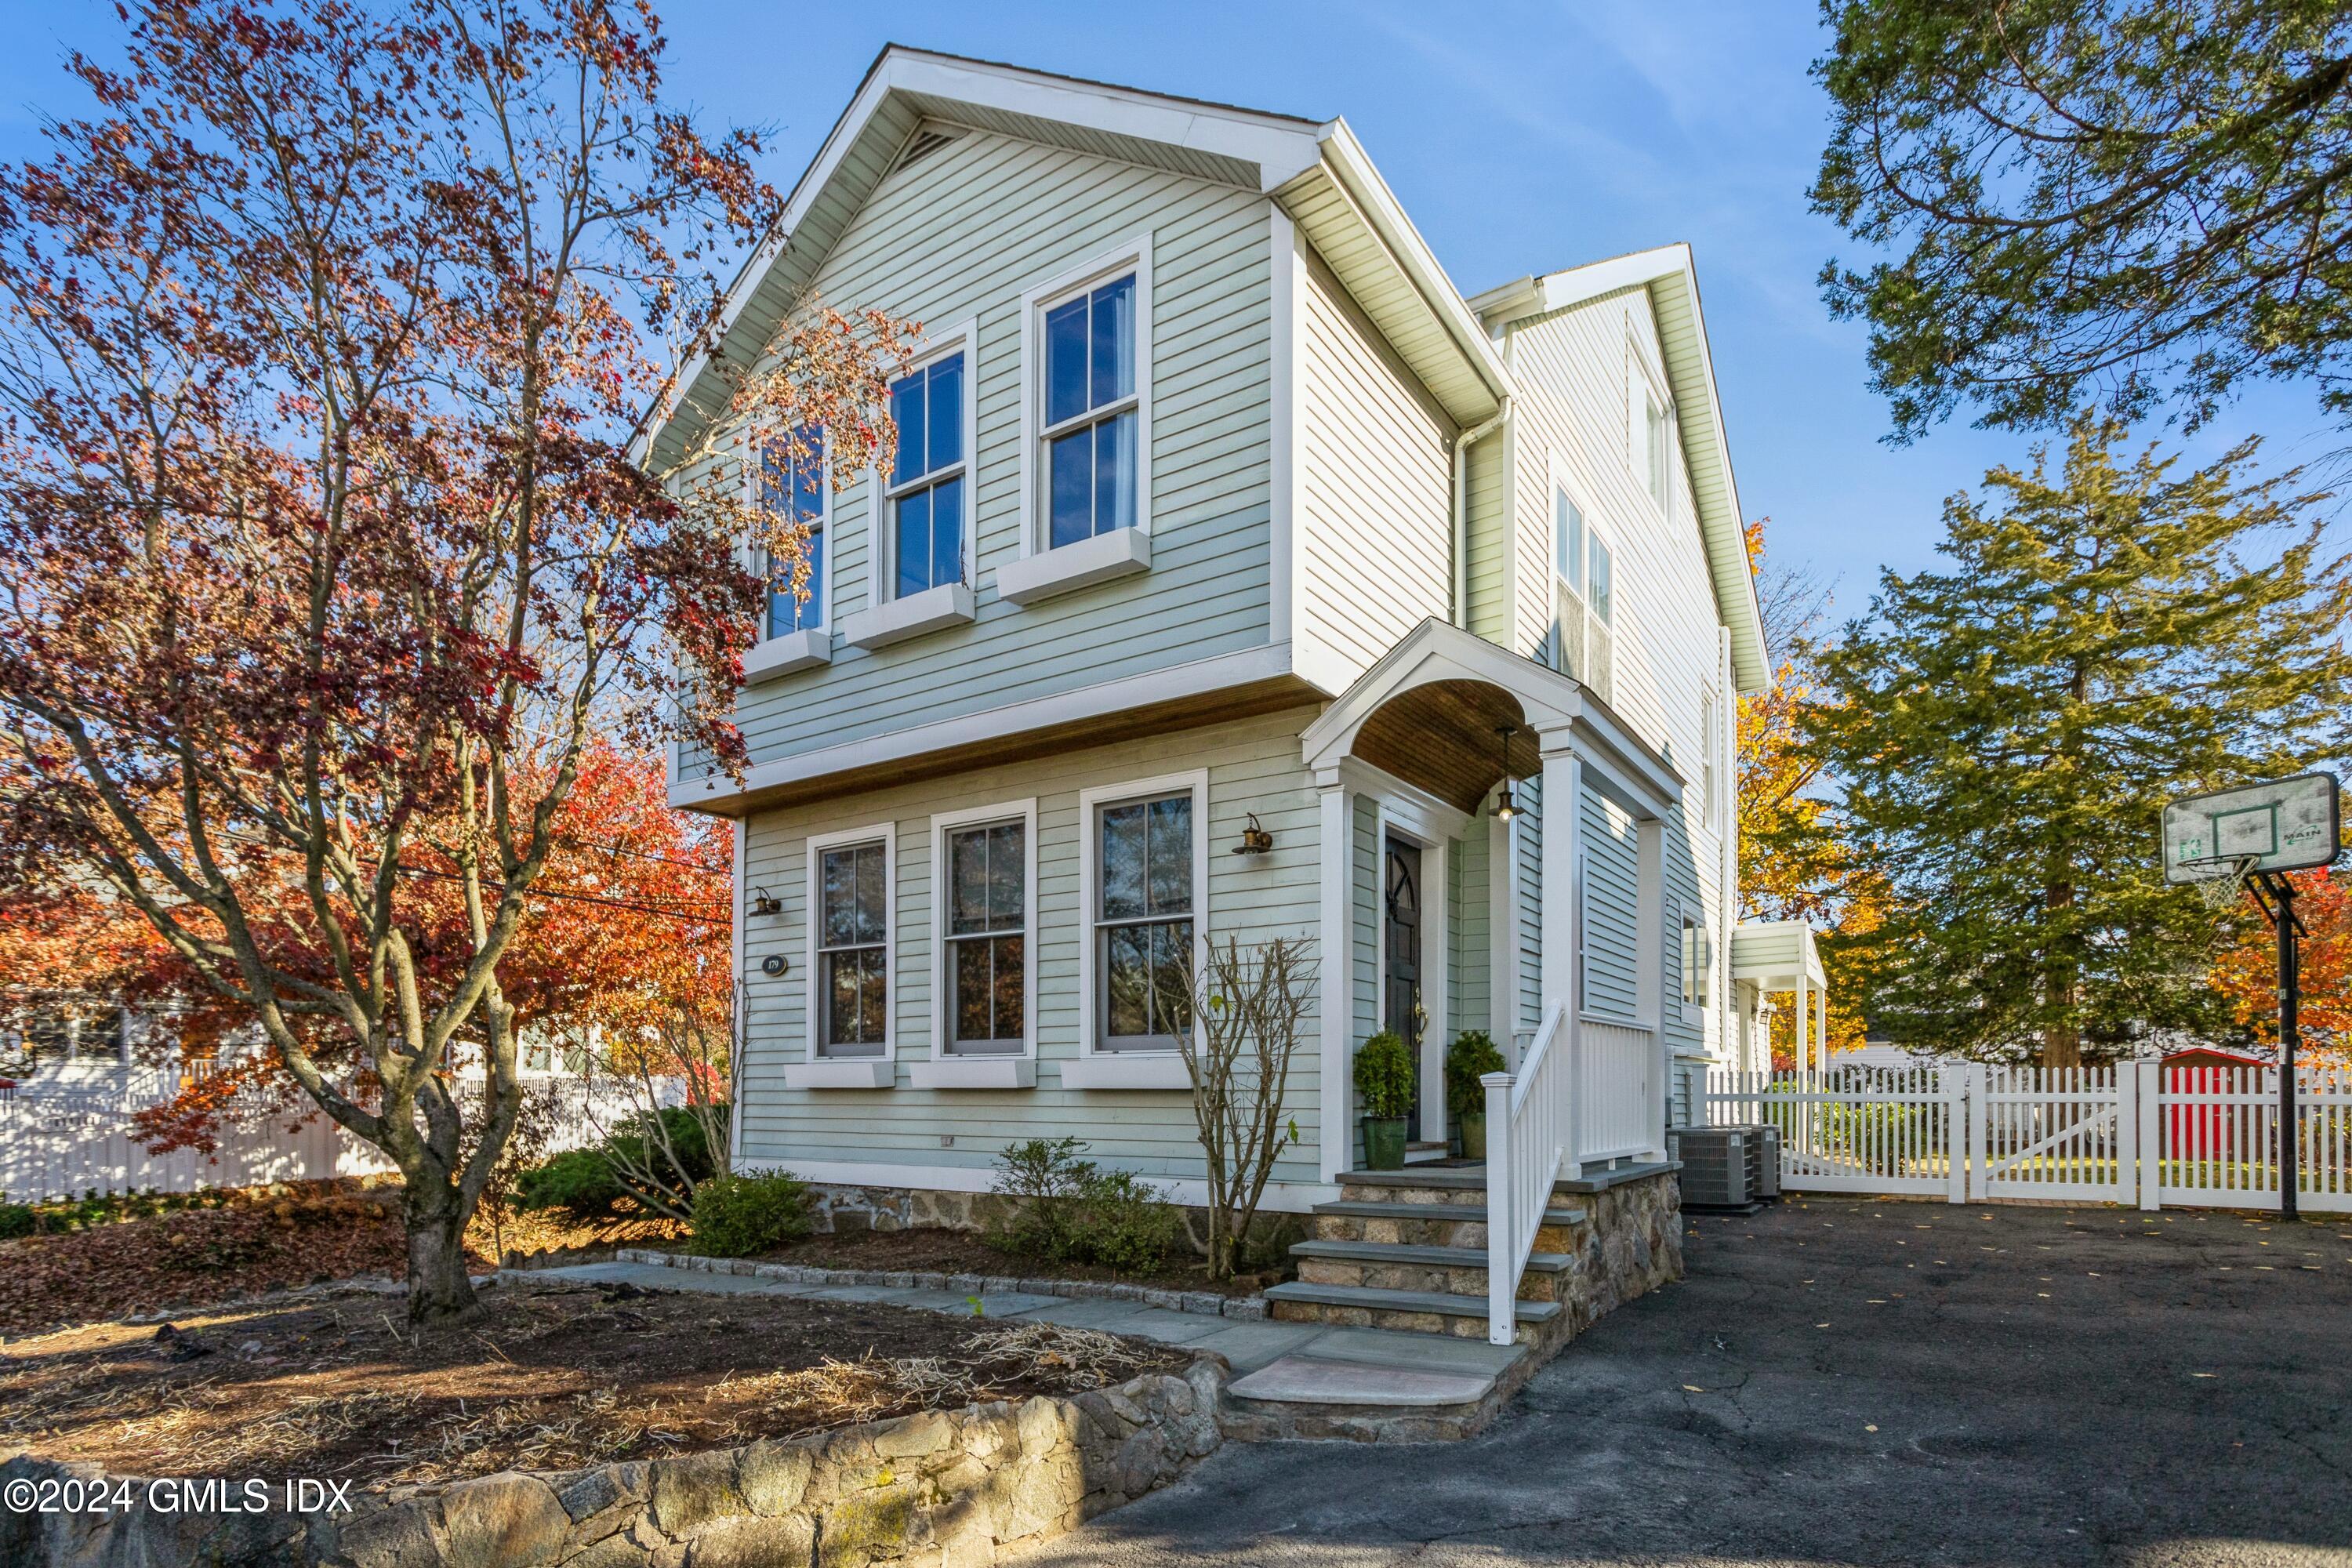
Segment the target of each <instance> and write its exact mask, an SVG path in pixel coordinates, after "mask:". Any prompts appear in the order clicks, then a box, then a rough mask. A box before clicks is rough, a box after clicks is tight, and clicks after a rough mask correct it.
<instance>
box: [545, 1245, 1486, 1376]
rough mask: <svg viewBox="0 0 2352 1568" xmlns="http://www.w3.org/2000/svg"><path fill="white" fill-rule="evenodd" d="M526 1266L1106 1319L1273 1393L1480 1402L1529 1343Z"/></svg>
mask: <svg viewBox="0 0 2352 1568" xmlns="http://www.w3.org/2000/svg"><path fill="white" fill-rule="evenodd" d="M523 1278H527V1279H583V1280H594V1281H603V1282H607V1283H626V1284H630V1285H635V1286H636V1287H637V1288H638V1289H645V1290H704V1291H709V1292H712V1293H718V1294H726V1293H732V1292H737V1291H742V1292H748V1293H750V1294H752V1295H764V1296H802V1297H806V1298H807V1299H809V1300H815V1301H879V1302H882V1303H883V1304H885V1305H887V1306H892V1307H912V1308H915V1309H917V1310H922V1311H929V1312H943V1313H946V1314H947V1315H948V1316H950V1317H957V1318H970V1317H973V1316H975V1315H977V1316H978V1317H980V1318H982V1319H983V1320H987V1321H1004V1320H1013V1321H1021V1322H1035V1321H1042V1322H1048V1323H1065V1324H1067V1325H1068V1326H1070V1327H1071V1328H1076V1329H1100V1330H1103V1331H1106V1332H1108V1333H1115V1334H1133V1335H1136V1336H1137V1337H1138V1338H1140V1339H1147V1340H1158V1341H1160V1342H1161V1343H1162V1344H1171V1345H1183V1346H1185V1347H1186V1348H1188V1349H1192V1350H1204V1351H1214V1352H1217V1353H1218V1354H1219V1355H1221V1356H1223V1357H1224V1358H1225V1360H1226V1361H1227V1362H1228V1363H1232V1366H1233V1369H1234V1383H1233V1384H1231V1385H1230V1388H1231V1392H1233V1393H1234V1394H1238V1395H1240V1396H1242V1397H1244V1398H1247V1399H1259V1400H1266V1401H1272V1402H1285V1403H1297V1404H1315V1405H1395V1406H1415V1405H1468V1404H1474V1403H1475V1402H1476V1401H1478V1400H1480V1399H1482V1398H1484V1397H1485V1396H1486V1391H1487V1390H1488V1389H1490V1388H1492V1387H1493V1386H1494V1385H1495V1380H1496V1377H1498V1376H1499V1375H1500V1374H1501V1373H1502V1372H1503V1370H1504V1369H1505V1368H1506V1367H1507V1366H1509V1365H1510V1364H1511V1363H1512V1362H1514V1361H1516V1360H1517V1358H1518V1357H1519V1356H1521V1355H1524V1354H1526V1353H1527V1352H1526V1351H1525V1350H1524V1349H1523V1348H1522V1347H1520V1346H1517V1345H1507V1346H1506V1345H1490V1344H1487V1343H1486V1342H1484V1341H1482V1340H1453V1339H1441V1338H1439V1337H1438V1336H1436V1335H1434V1334H1411V1333H1397V1332H1393V1331H1388V1330H1382V1329H1348V1328H1335V1327H1332V1326H1331V1325H1329V1324H1328V1323H1275V1322H1262V1323H1237V1322H1234V1321H1231V1320H1229V1319H1225V1318H1210V1317H1202V1316H1198V1315H1196V1314H1193V1313H1191V1312H1171V1311H1169V1310H1166V1309H1165V1308H1161V1307H1149V1306H1145V1305H1144V1304H1143V1303H1141V1302H1139V1301H1112V1300H1073V1299H1071V1298H1068V1297H1063V1296H1037V1295H1032V1294H1030V1293H1028V1292H1026V1291H1021V1290H1003V1291H990V1292H986V1293H983V1294H982V1296H981V1297H980V1298H979V1302H980V1310H979V1312H978V1313H977V1314H975V1313H974V1312H973V1310H972V1300H971V1298H970V1297H968V1296H963V1295H960V1294H958V1293H957V1292H955V1291H952V1290H926V1289H900V1288H897V1287H892V1286H887V1285H798V1284H793V1283H792V1282H791V1281H788V1280H782V1279H761V1278H759V1277H757V1276H755V1275H747V1274H710V1273H706V1272H704V1271H703V1270H701V1269H698V1268H664V1267H662V1266H661V1265H659V1264H653V1263H583V1264H575V1265H573V1266H572V1267H571V1268H546V1269H535V1270H532V1271H531V1272H530V1274H528V1275H526V1276H523Z"/></svg>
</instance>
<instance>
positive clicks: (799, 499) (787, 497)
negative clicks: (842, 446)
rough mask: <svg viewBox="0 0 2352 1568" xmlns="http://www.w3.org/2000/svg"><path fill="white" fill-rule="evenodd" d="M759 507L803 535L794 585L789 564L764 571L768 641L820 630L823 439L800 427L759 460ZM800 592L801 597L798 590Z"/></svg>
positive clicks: (818, 433) (818, 432) (774, 563)
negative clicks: (801, 563) (800, 572)
mask: <svg viewBox="0 0 2352 1568" xmlns="http://www.w3.org/2000/svg"><path fill="white" fill-rule="evenodd" d="M760 505H761V507H762V508H764V509H765V510H767V511H768V512H769V513H770V514H771V515H772V516H776V517H778V518H781V519H782V520H784V521H789V522H793V523H797V524H799V525H800V527H801V528H802V529H803V530H804V531H805V536H804V539H803V543H802V545H801V552H802V554H803V557H804V558H805V559H806V561H807V563H808V571H807V574H806V576H805V577H804V578H803V581H802V582H801V583H799V584H794V582H793V575H794V574H793V570H792V567H791V564H790V563H785V562H782V561H772V562H771V563H770V564H769V568H768V574H767V576H768V626H767V636H769V637H789V636H791V635H792V634H793V632H804V631H809V630H812V629H814V628H815V627H818V626H824V522H825V517H824V432H823V431H821V430H813V429H809V428H806V427H803V428H802V429H800V430H798V431H795V432H794V433H793V436H792V437H791V438H790V439H789V440H786V441H782V442H779V443H777V444H775V445H774V446H772V447H770V448H769V449H767V450H765V451H762V452H761V454H760ZM803 589H805V590H806V592H805V593H803V591H802V590H803Z"/></svg>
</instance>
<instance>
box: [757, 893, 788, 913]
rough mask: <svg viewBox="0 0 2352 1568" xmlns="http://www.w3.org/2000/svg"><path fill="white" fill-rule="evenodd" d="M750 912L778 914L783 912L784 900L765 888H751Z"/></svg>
mask: <svg viewBox="0 0 2352 1568" xmlns="http://www.w3.org/2000/svg"><path fill="white" fill-rule="evenodd" d="M751 912H752V913H753V914H755V915H780V914H782V913H783V912H784V901H783V900H782V899H780V898H778V897H776V896H775V895H774V894H773V893H771V892H770V891H768V889H765V888H754V889H751Z"/></svg>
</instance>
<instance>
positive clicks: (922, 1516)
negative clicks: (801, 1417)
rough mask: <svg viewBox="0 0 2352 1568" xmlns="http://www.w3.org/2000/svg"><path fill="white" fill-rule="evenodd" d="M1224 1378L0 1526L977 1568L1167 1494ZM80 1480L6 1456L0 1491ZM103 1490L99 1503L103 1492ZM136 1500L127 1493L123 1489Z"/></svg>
mask: <svg viewBox="0 0 2352 1568" xmlns="http://www.w3.org/2000/svg"><path fill="white" fill-rule="evenodd" d="M1223 1383H1224V1370H1223V1363H1222V1362H1221V1361H1220V1360H1219V1359H1217V1358H1212V1357H1203V1358H1201V1359H1199V1360H1197V1361H1195V1362H1194V1363H1193V1364H1192V1367H1191V1368H1190V1369H1189V1371H1188V1372H1187V1373H1185V1374H1184V1375H1182V1376H1177V1375H1175V1374H1173V1373H1145V1374H1144V1375H1142V1376H1140V1377H1137V1378H1132V1379H1129V1381H1128V1382H1126V1383H1123V1384H1119V1385H1118V1387H1116V1388H1108V1389H1102V1390H1098V1391H1097V1392H1094V1393H1091V1394H1074V1395H1071V1396H1069V1397H1067V1398H1058V1399H1048V1398H1043V1397H1040V1398H1034V1399H1030V1400H1027V1401H1025V1402H1024V1403H1022V1404H1019V1405H1013V1404H1006V1403H998V1404H992V1405H971V1406H968V1407H967V1408H964V1409H961V1410H952V1411H931V1412H926V1413H923V1414H920V1415H909V1416H903V1417H900V1418H899V1419H897V1420H893V1421H877V1422H872V1423H869V1424H867V1425H865V1426H852V1427H848V1428H845V1429H844V1430H840V1431H835V1432H824V1433H816V1434H813V1435H811V1436H805V1437H794V1438H789V1439H783V1440H779V1441H772V1442H761V1443H753V1444H751V1445H750V1446H749V1447H741V1448H719V1449H712V1450H710V1451H709V1452H706V1453H699V1454H686V1455H680V1456H678V1457H677V1458H666V1459H651V1460H639V1461H635V1462H631V1463H627V1464H619V1465H605V1466H601V1467H598V1468H593V1469H585V1470H574V1471H569V1472H559V1473H553V1474H546V1475H536V1474H522V1473H518V1472H513V1471H509V1472H507V1473H504V1474H500V1475H495V1476H486V1477H483V1478H482V1479H478V1480H471V1481H460V1482H458V1483H457V1484H455V1485H453V1486H448V1487H444V1488H440V1489H436V1490H434V1491H430V1492H421V1493H417V1494H415V1495H411V1496H405V1497H402V1498H399V1499H397V1500H393V1501H390V1502H382V1501H375V1500H370V1501H367V1502H363V1503H362V1505H361V1506H360V1509H359V1510H358V1511H356V1512H352V1513H348V1514H335V1515H331V1516H329V1515H322V1514H313V1515H308V1516H304V1515H298V1514H288V1513H276V1512H271V1513H254V1514H228V1515H219V1514H210V1515H207V1514H175V1513H163V1512H157V1511H154V1510H150V1509H148V1508H147V1507H146V1506H145V1505H144V1503H143V1501H134V1503H133V1506H132V1507H131V1509H130V1510H128V1511H126V1512H118V1513H112V1514H104V1513H92V1512H89V1511H84V1512H81V1513H79V1514H60V1513H52V1514H40V1513H15V1512H9V1513H0V1562H5V1563H8V1564H10V1565H11V1568H17V1565H22V1568H114V1565H117V1564H128V1563H153V1564H159V1565H160V1564H164V1563H174V1564H176V1563H205V1564H208V1565H217V1568H738V1565H740V1568H752V1565H754V1564H766V1563H793V1564H800V1563H823V1564H826V1565H827V1568H834V1565H838V1568H866V1565H867V1564H870V1563H901V1562H903V1563H921V1564H924V1565H925V1568H931V1565H938V1568H985V1565H987V1564H991V1563H996V1562H999V1561H1001V1560H1002V1559H1003V1558H1005V1557H1008V1556H1011V1555H1013V1554H1014V1553H1016V1552H1024V1551H1027V1550H1029V1549H1030V1548H1032V1547H1035V1546H1039V1545H1042V1544H1044V1543H1045V1542H1048V1541H1051V1540H1053V1539H1054V1538H1055V1537H1056V1536H1059V1535H1062V1534H1065V1533H1066V1532H1067V1531H1071V1530H1073V1529H1076V1527H1077V1526H1078V1525H1079V1524H1080V1523H1081V1522H1083V1521H1086V1520H1087V1519H1091V1518H1093V1517H1094V1516H1095V1515H1097V1514H1098V1513H1101V1512H1103V1511H1105V1510H1108V1509H1113V1508H1117V1507H1118V1506H1119V1505H1120V1504H1121V1503H1124V1502H1128V1501H1130V1500H1133V1499H1135V1498H1138V1497H1140V1496H1142V1495H1143V1494H1145V1493H1146V1492H1150V1491H1152V1490H1155V1489H1158V1488H1160V1487H1163V1486H1165V1485H1167V1484H1168V1483H1169V1482H1170V1481H1172V1480H1174V1479H1176V1478H1177V1477H1178V1476H1180V1475H1181V1474H1182V1473H1183V1472H1184V1471H1185V1470H1186V1469H1188V1468H1191V1466H1192V1464H1193V1463H1194V1462H1195V1461H1197V1460H1198V1459H1200V1458H1202V1456H1204V1455H1206V1454H1209V1453H1211V1452H1213V1451H1214V1450H1215V1448H1216V1447H1217V1446H1218V1444H1219V1443H1220V1442H1221V1441H1222V1434H1221V1432H1220V1430H1219V1426H1218V1421H1217V1411H1218V1404H1219V1400H1220V1396H1221V1394H1222V1393H1223ZM19 1478H26V1479H34V1480H36V1481H38V1480H40V1479H45V1478H70V1479H80V1480H83V1481H85V1482H86V1481H89V1480H92V1479H97V1471H96V1468H95V1467H92V1466H87V1465H73V1466H68V1465H59V1464H56V1463H54V1462H51V1461H47V1460H42V1459H37V1458H31V1457H29V1456H23V1455H19V1456H18V1457H16V1458H11V1459H9V1460H8V1461H7V1463H5V1465H0V1481H14V1480H16V1479H19ZM115 1484H116V1483H114V1482H113V1481H112V1480H110V1481H109V1488H110V1489H111V1488H112V1487H113V1486H114V1485H115ZM129 1486H130V1489H131V1493H132V1495H133V1497H134V1499H143V1498H144V1496H145V1495H146V1489H147V1483H146V1482H145V1481H142V1480H133V1481H131V1482H130V1483H129Z"/></svg>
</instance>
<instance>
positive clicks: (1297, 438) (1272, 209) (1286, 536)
mask: <svg viewBox="0 0 2352 1568" xmlns="http://www.w3.org/2000/svg"><path fill="white" fill-rule="evenodd" d="M1266 214H1267V218H1266V263H1267V268H1268V271H1269V274H1270V275H1271V277H1272V279H1273V281H1274V289H1273V301H1272V305H1271V307H1270V311H1269V314H1270V317H1271V321H1270V323H1269V336H1270V340H1271V342H1270V359H1269V362H1268V366H1267V373H1266V376H1267V396H1268V398H1269V400H1270V403H1271V405H1272V406H1271V415H1270V421H1269V422H1270V426H1271V432H1272V440H1271V442H1270V450H1269V451H1268V452H1267V454H1266V465H1267V486H1266V489H1267V500H1268V503H1269V506H1270V509H1271V515H1270V516H1269V517H1268V519H1267V530H1266V531H1267V538H1268V542H1269V554H1268V560H1267V566H1266V592H1267V596H1268V609H1267V614H1268V616H1269V620H1268V626H1267V632H1266V640H1267V641H1269V642H1282V641H1285V640H1286V639H1287V638H1288V637H1291V636H1292V634H1293V629H1294V628H1295V627H1297V626H1303V625H1305V624H1306V621H1307V617H1306V615H1305V613H1304V610H1303V607H1302V606H1301V605H1297V604H1296V603H1294V600H1295V599H1297V598H1298V597H1301V596H1302V595H1303V594H1304V591H1305V582H1304V578H1303V577H1302V576H1301V574H1299V573H1298V572H1297V567H1296V566H1295V564H1294V562H1295V561H1296V558H1297V548H1298V541H1297V530H1298V528H1299V526H1300V523H1301V520H1303V519H1304V518H1305V517H1306V516H1307V506H1306V498H1305V493H1304V489H1305V486H1304V478H1305V475H1304V471H1303V469H1302V467H1301V465H1300V462H1299V458H1300V456H1301V454H1302V453H1304V451H1305V450H1306V448H1305V447H1303V446H1302V445H1301V440H1302V437H1303V434H1304V431H1305V427H1306V409H1305V400H1304V399H1303V398H1301V397H1300V396H1299V395H1298V392H1299V388H1298V383H1297V376H1298V323H1299V322H1300V321H1302V320H1304V319H1305V315H1306V312H1305V311H1304V310H1303V309H1301V307H1302V305H1303V304H1304V302H1305V300H1306V297H1307V295H1306V288H1307V281H1306V279H1307V261H1306V256H1305V253H1304V252H1302V251H1301V250H1300V248H1299V239H1298V226H1297V225H1296V224H1294V223H1293V222H1291V219H1290V215H1289V214H1288V213H1286V212H1285V211H1283V210H1282V207H1281V205H1280V204H1279V203H1276V202H1268V203H1267V204H1266Z"/></svg>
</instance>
